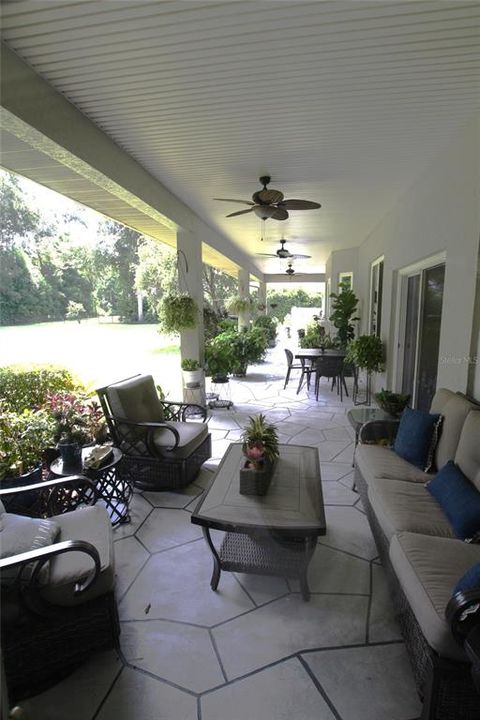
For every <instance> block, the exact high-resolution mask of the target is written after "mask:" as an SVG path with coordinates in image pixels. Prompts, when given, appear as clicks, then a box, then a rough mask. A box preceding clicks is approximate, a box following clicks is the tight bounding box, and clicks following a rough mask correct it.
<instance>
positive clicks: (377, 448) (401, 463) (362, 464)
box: [355, 445, 432, 485]
mask: <svg viewBox="0 0 480 720" xmlns="http://www.w3.org/2000/svg"><path fill="white" fill-rule="evenodd" d="M355 463H356V465H357V467H358V469H359V470H360V472H361V473H362V476H363V478H364V479H365V482H366V483H367V485H369V484H370V480H371V478H391V479H395V480H409V481H410V482H415V483H422V484H423V483H426V482H427V481H428V480H431V478H432V475H431V474H429V473H424V472H423V470H420V468H417V467H415V465H412V464H411V463H409V462H408V461H407V460H404V459H403V458H401V457H400V456H399V455H397V454H396V452H394V450H392V449H391V448H387V447H383V446H382V445H358V446H357V450H356V453H355Z"/></svg>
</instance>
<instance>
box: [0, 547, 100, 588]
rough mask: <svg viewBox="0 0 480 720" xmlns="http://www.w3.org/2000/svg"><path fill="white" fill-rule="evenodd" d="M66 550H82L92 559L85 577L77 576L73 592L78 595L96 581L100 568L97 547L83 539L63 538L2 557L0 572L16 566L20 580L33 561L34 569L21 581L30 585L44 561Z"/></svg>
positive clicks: (35, 578)
mask: <svg viewBox="0 0 480 720" xmlns="http://www.w3.org/2000/svg"><path fill="white" fill-rule="evenodd" d="M68 552H83V553H85V554H86V555H89V556H90V557H91V558H92V560H93V565H94V567H93V569H92V570H91V571H90V572H89V574H88V575H87V577H86V578H79V579H78V582H77V583H76V584H75V590H74V593H75V595H80V594H81V593H83V592H85V591H86V590H88V589H89V588H90V587H91V586H92V585H93V584H94V583H95V582H96V580H97V578H98V576H99V575H100V569H101V565H100V555H99V554H98V550H97V548H96V547H95V546H94V545H92V544H91V543H89V542H86V541H85V540H65V541H64V542H60V543H55V544H54V545H48V546H47V547H43V548H38V549H37V550H29V551H28V552H24V553H20V554H18V555H12V556H10V557H6V558H3V559H2V560H0V573H1V572H2V571H4V570H7V569H8V568H16V567H18V568H19V570H20V573H19V578H18V579H19V581H20V582H22V574H23V569H24V568H25V567H26V566H27V565H30V564H31V563H35V565H34V569H33V571H32V572H31V573H30V575H29V577H28V579H25V580H24V581H23V584H25V585H26V586H27V587H31V586H32V585H34V584H36V582H37V580H38V576H39V574H40V571H41V569H42V567H43V566H44V565H45V563H46V562H48V561H49V560H50V559H51V558H52V557H55V556H57V555H63V554H64V553H68Z"/></svg>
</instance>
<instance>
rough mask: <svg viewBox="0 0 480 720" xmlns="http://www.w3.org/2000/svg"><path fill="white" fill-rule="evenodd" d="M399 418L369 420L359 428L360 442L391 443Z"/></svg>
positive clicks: (393, 440)
mask: <svg viewBox="0 0 480 720" xmlns="http://www.w3.org/2000/svg"><path fill="white" fill-rule="evenodd" d="M399 424H400V420H369V421H368V422H366V423H365V424H364V425H362V427H361V428H360V432H359V435H358V439H359V442H360V443H364V444H367V443H370V444H376V445H378V444H383V443H385V441H386V444H388V445H393V443H394V442H395V436H396V434H397V430H398V426H399Z"/></svg>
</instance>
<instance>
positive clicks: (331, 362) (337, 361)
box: [314, 355, 348, 402]
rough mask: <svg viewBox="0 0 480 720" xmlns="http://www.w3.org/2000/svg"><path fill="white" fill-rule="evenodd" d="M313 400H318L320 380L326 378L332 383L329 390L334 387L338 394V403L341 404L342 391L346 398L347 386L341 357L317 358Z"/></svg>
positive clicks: (326, 356)
mask: <svg viewBox="0 0 480 720" xmlns="http://www.w3.org/2000/svg"><path fill="white" fill-rule="evenodd" d="M314 370H315V399H316V400H318V394H319V391H320V379H321V378H322V377H326V378H328V379H329V380H331V381H332V386H331V388H330V389H331V390H333V388H334V387H335V386H336V388H337V394H338V393H340V401H341V402H343V390H345V393H346V395H347V397H348V390H347V385H346V383H345V378H344V376H343V357H329V356H328V355H325V356H322V357H319V358H317V359H316V361H315V368H314Z"/></svg>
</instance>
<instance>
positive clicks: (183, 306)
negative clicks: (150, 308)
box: [158, 293, 198, 335]
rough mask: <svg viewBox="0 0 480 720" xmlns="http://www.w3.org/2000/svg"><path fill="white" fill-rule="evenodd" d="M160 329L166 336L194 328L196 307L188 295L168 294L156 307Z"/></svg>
mask: <svg viewBox="0 0 480 720" xmlns="http://www.w3.org/2000/svg"><path fill="white" fill-rule="evenodd" d="M158 317H159V321H160V329H161V331H162V332H164V333H166V334H167V335H171V334H172V333H178V332H180V331H181V330H188V329H191V328H194V327H195V326H196V324H197V321H198V306H197V303H196V302H195V300H194V299H193V298H191V297H190V295H187V294H185V293H183V294H182V293H170V294H168V295H165V297H164V298H162V299H161V300H160V303H159V306H158Z"/></svg>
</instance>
